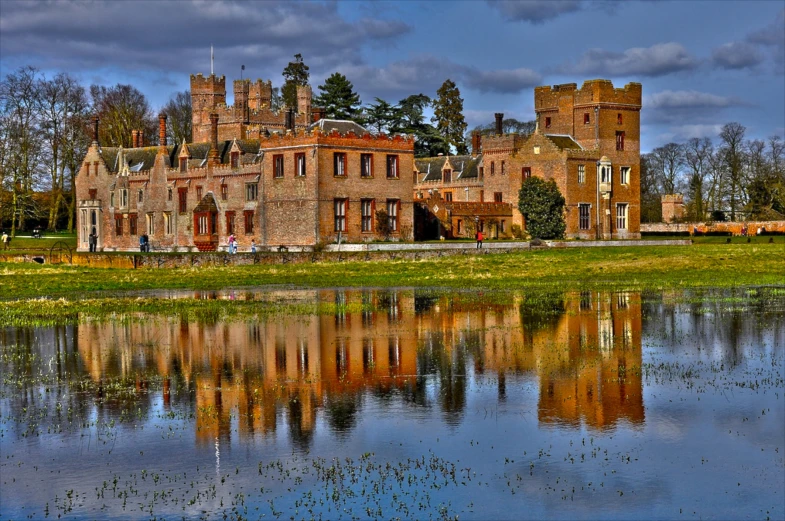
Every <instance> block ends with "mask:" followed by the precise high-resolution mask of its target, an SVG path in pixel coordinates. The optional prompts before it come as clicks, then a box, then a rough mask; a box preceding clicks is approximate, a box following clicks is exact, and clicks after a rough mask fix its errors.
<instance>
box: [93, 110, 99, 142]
mask: <svg viewBox="0 0 785 521" xmlns="http://www.w3.org/2000/svg"><path fill="white" fill-rule="evenodd" d="M93 143H95V144H96V145H98V116H93Z"/></svg>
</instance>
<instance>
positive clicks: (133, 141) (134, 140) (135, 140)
mask: <svg viewBox="0 0 785 521" xmlns="http://www.w3.org/2000/svg"><path fill="white" fill-rule="evenodd" d="M138 139H139V131H138V130H132V131H131V148H136V147H137V146H139V145H138V144H137V143H138Z"/></svg>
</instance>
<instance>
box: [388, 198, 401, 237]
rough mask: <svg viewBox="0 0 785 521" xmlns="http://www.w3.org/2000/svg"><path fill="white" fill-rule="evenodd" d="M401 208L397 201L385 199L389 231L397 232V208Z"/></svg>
mask: <svg viewBox="0 0 785 521" xmlns="http://www.w3.org/2000/svg"><path fill="white" fill-rule="evenodd" d="M400 206H401V201H399V200H398V199H387V216H388V222H389V223H390V231H393V232H397V231H398V208H399V207H400Z"/></svg>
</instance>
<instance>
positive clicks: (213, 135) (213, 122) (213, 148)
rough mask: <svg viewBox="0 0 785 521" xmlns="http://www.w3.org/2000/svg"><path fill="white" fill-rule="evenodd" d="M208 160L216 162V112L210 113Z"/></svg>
mask: <svg viewBox="0 0 785 521" xmlns="http://www.w3.org/2000/svg"><path fill="white" fill-rule="evenodd" d="M210 162H211V163H218V114H217V113H215V112H211V113H210Z"/></svg>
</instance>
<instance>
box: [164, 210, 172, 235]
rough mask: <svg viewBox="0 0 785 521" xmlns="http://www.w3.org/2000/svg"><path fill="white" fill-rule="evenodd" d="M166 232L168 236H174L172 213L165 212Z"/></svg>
mask: <svg viewBox="0 0 785 521" xmlns="http://www.w3.org/2000/svg"><path fill="white" fill-rule="evenodd" d="M164 232H165V233H166V235H172V213H171V212H164Z"/></svg>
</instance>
